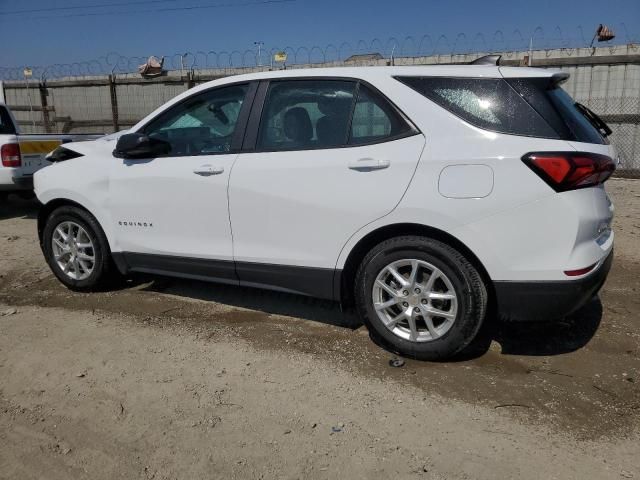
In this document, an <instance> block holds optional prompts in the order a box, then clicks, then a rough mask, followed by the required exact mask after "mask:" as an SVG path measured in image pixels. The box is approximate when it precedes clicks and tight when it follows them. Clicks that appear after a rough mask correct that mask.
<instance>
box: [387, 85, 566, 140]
mask: <svg viewBox="0 0 640 480" xmlns="http://www.w3.org/2000/svg"><path fill="white" fill-rule="evenodd" d="M398 80H400V81H401V82H403V83H404V84H406V85H408V86H409V87H411V88H413V89H414V90H416V91H417V92H419V93H421V94H422V95H424V96H425V97H427V98H428V99H430V100H432V101H433V102H435V103H437V104H438V105H440V106H441V107H443V108H445V109H446V110H448V111H449V112H451V113H453V114H454V115H456V116H458V117H460V118H461V119H463V120H464V121H466V122H468V123H470V124H472V125H475V126H477V127H480V128H483V129H486V130H491V131H494V132H500V133H508V134H513V135H525V136H531V137H543V138H560V136H559V135H558V133H557V132H556V131H555V130H554V129H553V128H552V127H551V126H550V125H549V124H548V123H547V122H546V121H545V120H544V118H542V116H541V115H540V114H539V113H538V112H537V111H536V110H535V109H534V108H532V107H531V105H529V104H528V103H527V101H526V100H524V98H522V96H521V95H519V94H518V93H517V92H516V91H515V90H514V89H513V88H512V87H511V86H510V85H509V84H508V83H507V82H506V81H505V80H504V79H501V78H450V77H399V78H398Z"/></svg>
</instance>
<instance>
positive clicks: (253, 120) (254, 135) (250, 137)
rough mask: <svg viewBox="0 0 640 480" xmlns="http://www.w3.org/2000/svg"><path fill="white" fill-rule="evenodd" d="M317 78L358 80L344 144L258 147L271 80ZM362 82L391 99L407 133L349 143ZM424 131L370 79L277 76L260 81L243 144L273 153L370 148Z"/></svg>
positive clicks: (244, 147)
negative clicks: (368, 80)
mask: <svg viewBox="0 0 640 480" xmlns="http://www.w3.org/2000/svg"><path fill="white" fill-rule="evenodd" d="M313 80H324V81H348V82H354V83H356V88H355V91H354V92H355V94H354V95H355V96H354V102H353V105H352V107H351V113H350V115H349V123H348V125H349V131H348V134H347V138H346V139H345V142H346V143H344V144H342V145H332V146H329V147H325V146H317V147H312V148H287V149H283V148H268V149H258V148H257V145H258V133H259V131H260V126H261V124H262V115H263V113H264V106H265V104H266V100H267V92H268V91H269V86H270V85H271V83H272V82H273V83H275V82H290V81H313ZM360 85H364V86H366V87H367V88H369V89H370V90H371V91H372V92H373V94H374V95H377V96H379V97H380V98H382V100H383V101H385V102H387V104H388V105H389V106H390V108H391V109H392V110H393V111H394V112H395V113H396V114H397V115H398V117H399V118H400V120H401V121H402V122H404V123H405V124H406V125H407V127H409V128H408V130H407V131H406V132H404V133H401V134H398V135H393V136H389V137H385V138H382V139H379V140H374V141H371V142H366V143H358V144H349V143H348V142H349V139H350V137H351V122H352V120H353V112H354V109H355V104H356V103H357V93H358V91H359V89H360ZM421 133H422V132H421V131H420V129H419V128H418V127H417V126H416V124H415V123H414V122H413V121H411V119H410V118H409V117H408V116H407V115H406V114H405V113H404V112H403V111H402V110H401V109H400V108H399V107H398V106H397V105H396V104H395V103H394V102H393V101H392V100H391V99H389V97H387V96H386V95H385V94H384V93H382V92H381V91H380V90H379V89H378V88H376V87H375V86H374V85H372V84H370V83H369V82H367V81H366V80H363V79H361V78H356V77H340V76H296V77H276V78H269V79H264V80H261V81H260V86H259V87H258V94H257V95H256V97H255V99H254V102H253V108H252V109H251V114H250V118H249V122H248V124H247V129H246V133H245V138H244V142H243V144H242V153H269V152H304V151H313V150H334V149H339V148H358V147H366V146H369V145H377V144H380V143H388V142H393V141H396V140H401V139H403V138H408V137H412V136H414V135H419V134H421Z"/></svg>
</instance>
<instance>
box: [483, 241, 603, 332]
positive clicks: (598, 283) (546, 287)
mask: <svg viewBox="0 0 640 480" xmlns="http://www.w3.org/2000/svg"><path fill="white" fill-rule="evenodd" d="M612 262H613V251H611V253H609V255H608V256H607V258H606V259H605V260H604V261H603V262H602V263H601V264H600V266H599V267H598V269H597V270H596V271H594V272H592V273H591V274H590V275H588V276H586V277H584V278H581V279H579V280H567V281H558V282H538V281H536V282H494V288H495V292H496V300H497V307H498V315H499V316H500V318H501V319H503V320H507V321H517V322H527V321H545V320H557V319H561V318H564V317H566V316H567V315H570V314H571V313H573V312H575V311H576V310H578V309H579V308H580V307H582V306H583V305H585V304H586V303H587V302H588V301H589V300H590V299H591V298H592V297H593V296H594V295H595V294H596V293H598V291H599V290H600V288H601V287H602V285H603V284H604V282H605V280H606V279H607V275H608V274H609V270H610V269H611V263H612Z"/></svg>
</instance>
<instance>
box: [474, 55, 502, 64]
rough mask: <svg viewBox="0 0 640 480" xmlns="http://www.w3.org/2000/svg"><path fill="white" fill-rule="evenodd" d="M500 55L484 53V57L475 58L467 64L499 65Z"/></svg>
mask: <svg viewBox="0 0 640 480" xmlns="http://www.w3.org/2000/svg"><path fill="white" fill-rule="evenodd" d="M501 58H502V55H485V56H484V57H480V58H476V59H475V60H474V61H473V62H470V63H469V65H500V59H501Z"/></svg>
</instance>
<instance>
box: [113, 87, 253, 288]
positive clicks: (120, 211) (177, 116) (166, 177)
mask: <svg viewBox="0 0 640 480" xmlns="http://www.w3.org/2000/svg"><path fill="white" fill-rule="evenodd" d="M248 91H249V85H248V84H243V85H233V86H225V87H220V88H215V89H211V90H208V91H205V92H203V93H198V94H195V95H193V96H191V97H187V98H186V99H185V100H183V101H182V102H180V103H178V104H176V105H174V106H172V107H170V108H169V109H168V110H166V111H164V112H163V113H161V114H159V116H158V117H156V119H154V120H152V121H151V122H150V123H148V124H147V125H146V126H145V127H143V129H141V132H142V133H145V134H146V135H148V136H150V137H155V138H159V139H162V140H165V141H167V142H169V143H170V145H171V152H170V153H169V154H168V155H166V156H163V157H158V158H148V159H135V160H127V159H125V160H119V159H116V160H115V161H114V162H113V168H112V170H111V176H110V186H109V187H110V195H109V198H110V210H111V212H112V215H113V216H112V219H113V221H114V223H115V232H116V235H115V240H116V248H115V250H117V251H121V252H123V253H124V256H125V260H126V261H127V263H128V264H129V267H130V268H131V269H132V270H137V271H152V272H160V273H162V272H166V273H174V272H179V273H182V274H186V275H190V274H191V275H192V276H193V277H194V278H199V277H209V278H211V277H215V278H218V279H220V280H224V279H225V278H228V279H229V280H230V281H234V280H235V279H236V276H235V271H234V267H233V252H232V244H231V229H230V226H229V210H228V199H227V184H228V180H229V173H230V171H231V168H232V166H233V162H234V161H235V159H236V158H237V156H238V154H237V153H236V151H235V150H236V145H237V148H239V146H240V144H241V141H242V134H243V132H242V131H240V130H242V129H243V125H241V124H242V123H243V122H242V120H240V121H239V119H242V118H243V116H244V117H246V115H247V114H248V111H247V112H246V113H244V114H243V106H244V108H245V109H248V106H247V103H250V102H245V99H246V97H247V93H248Z"/></svg>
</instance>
